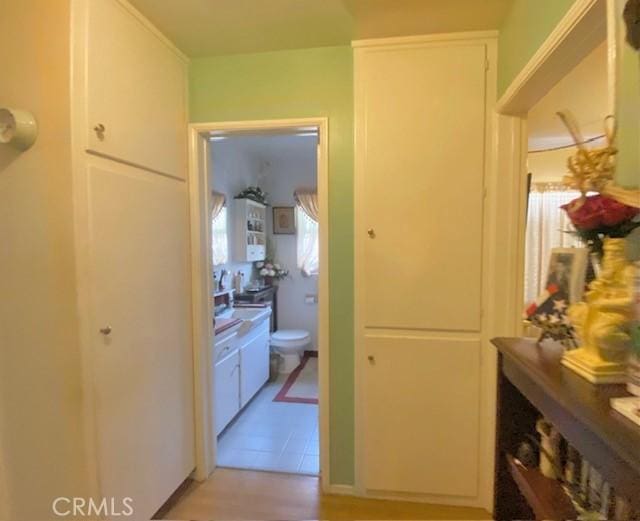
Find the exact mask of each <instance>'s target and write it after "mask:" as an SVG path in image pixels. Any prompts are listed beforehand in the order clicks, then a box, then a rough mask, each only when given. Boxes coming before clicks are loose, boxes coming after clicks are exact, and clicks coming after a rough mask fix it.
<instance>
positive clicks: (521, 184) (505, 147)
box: [495, 0, 616, 335]
mask: <svg viewBox="0 0 640 521" xmlns="http://www.w3.org/2000/svg"><path fill="white" fill-rule="evenodd" d="M614 2H615V0H576V2H575V3H574V4H573V6H571V8H570V9H569V11H568V12H567V13H566V14H565V16H564V17H563V18H562V19H561V20H560V22H559V23H558V25H557V26H556V28H555V29H554V30H553V31H552V32H551V34H550V35H549V36H548V38H547V39H546V40H545V42H544V43H543V44H542V46H541V47H540V48H539V49H538V51H537V52H536V53H535V54H534V56H533V57H532V58H531V60H530V61H529V62H528V63H527V65H526V66H525V67H524V68H523V69H522V71H520V73H519V74H518V75H517V76H516V78H515V79H514V80H513V82H512V83H511V85H510V86H509V87H508V88H507V90H506V91H505V93H504V94H503V95H502V97H501V98H500V100H499V101H498V104H497V106H496V112H497V114H496V117H497V125H496V136H495V139H496V142H497V143H498V150H497V166H498V171H499V176H500V183H501V185H502V190H503V197H504V198H505V199H504V200H505V201H507V202H508V203H509V204H508V206H507V208H508V209H509V211H508V213H507V214H506V215H505V219H508V220H509V221H511V223H512V224H511V225H510V228H511V230H510V232H509V236H510V240H509V243H510V244H509V247H510V248H512V249H515V252H516V253H515V255H514V256H513V259H512V262H511V263H510V269H509V270H508V271H507V277H505V282H506V284H507V288H508V294H509V299H508V303H509V305H510V306H511V307H510V309H511V310H512V311H511V319H510V320H509V322H510V328H511V329H512V330H513V331H514V333H515V334H516V335H521V334H522V308H523V305H524V304H523V302H524V257H525V229H526V198H527V173H528V169H527V152H528V132H527V116H528V112H529V111H530V110H531V109H532V108H533V107H534V106H535V105H536V103H537V102H538V101H540V99H542V98H543V97H544V96H545V95H546V94H547V93H548V92H549V91H550V90H551V89H552V88H553V87H554V86H555V85H556V84H557V83H558V81H560V80H561V79H562V78H563V77H564V76H566V75H567V73H568V72H570V71H571V70H572V69H573V68H574V67H575V66H576V65H577V64H578V63H580V62H581V61H582V60H583V59H584V58H585V57H586V56H588V55H589V53H590V52H591V51H593V49H594V48H595V47H596V46H597V45H598V44H600V43H602V42H603V41H604V40H605V39H607V38H608V42H609V65H608V69H609V110H610V112H611V113H614V107H615V67H616V50H615V49H616V45H615V31H613V30H611V29H612V27H611V24H612V22H613V20H614V17H613V16H611V13H612V11H611V10H612V9H614ZM605 13H607V16H603V14H605ZM607 20H608V22H607Z"/></svg>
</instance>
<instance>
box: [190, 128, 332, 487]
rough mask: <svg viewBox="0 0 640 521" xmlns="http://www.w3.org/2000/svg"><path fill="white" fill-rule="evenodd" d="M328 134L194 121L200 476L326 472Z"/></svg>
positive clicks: (193, 182) (193, 214)
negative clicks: (219, 470)
mask: <svg viewBox="0 0 640 521" xmlns="http://www.w3.org/2000/svg"><path fill="white" fill-rule="evenodd" d="M326 131H327V121H326V120H325V119H314V120H295V121H290V120H289V121H276V122H247V123H232V124H224V123H222V124H201V125H192V126H191V150H192V155H191V165H190V166H191V168H190V172H191V176H192V177H191V181H192V183H191V184H192V194H191V195H192V202H193V200H194V199H197V208H192V224H194V219H195V220H196V223H195V224H196V226H197V231H196V230H195V229H194V235H197V238H196V240H195V241H194V245H193V247H194V250H195V253H196V254H197V257H198V260H199V262H197V263H196V264H198V266H197V267H195V266H194V267H195V268H196V269H194V296H196V297H197V298H196V299H195V300H194V311H195V314H196V317H197V320H195V321H194V323H195V324H196V331H195V333H196V334H195V338H196V339H198V341H196V343H195V349H196V357H195V359H196V377H197V378H198V379H199V380H200V384H201V385H199V386H198V389H197V394H198V395H199V400H198V401H199V407H198V411H197V413H198V417H199V418H198V420H199V425H197V430H198V433H199V434H200V436H199V439H198V446H199V448H200V451H201V452H200V454H201V456H202V457H201V458H199V461H198V468H197V469H196V477H197V478H199V479H204V478H206V477H207V476H208V474H209V473H210V472H211V471H213V470H214V468H215V467H218V466H219V467H231V468H246V469H252V470H264V471H272V472H286V473H299V474H310V475H318V474H320V473H323V474H325V475H326V474H328V454H327V452H328V451H327V450H325V447H326V446H327V445H328V431H329V428H328V421H329V415H328V405H329V404H328V399H327V397H328V355H329V353H328V345H327V339H328V276H327V268H328V262H327V260H328V255H327V253H328V252H327V246H328V233H327V232H328V230H327V226H326V221H327V206H328V204H327V162H326V158H327V153H326V152H327V150H326V149H327V135H326ZM196 187H197V189H196ZM196 243H197V244H196ZM205 259H206V260H205ZM196 285H197V286H198V287H197V288H196Z"/></svg>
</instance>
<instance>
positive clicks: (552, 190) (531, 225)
mask: <svg viewBox="0 0 640 521" xmlns="http://www.w3.org/2000/svg"><path fill="white" fill-rule="evenodd" d="M579 196H580V193H579V192H576V191H573V190H567V189H565V188H564V187H563V186H562V185H559V184H534V185H533V186H532V187H531V193H530V194H529V213H528V216H527V234H526V251H525V281H524V295H525V303H529V302H532V301H534V300H535V299H536V298H537V297H538V295H540V293H541V292H542V290H543V285H544V282H545V281H546V280H547V270H548V267H549V257H550V256H551V249H552V248H572V247H578V248H579V247H582V246H583V244H582V242H581V241H580V239H578V238H577V237H576V236H575V235H573V234H571V233H567V232H570V231H572V230H573V226H572V225H571V221H570V220H569V218H568V217H567V214H566V213H565V211H564V210H562V209H561V208H560V207H561V206H562V205H563V204H566V203H568V202H569V201H572V200H573V199H575V198H576V197H579Z"/></svg>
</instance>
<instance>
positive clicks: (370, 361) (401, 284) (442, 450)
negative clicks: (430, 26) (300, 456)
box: [354, 33, 496, 506]
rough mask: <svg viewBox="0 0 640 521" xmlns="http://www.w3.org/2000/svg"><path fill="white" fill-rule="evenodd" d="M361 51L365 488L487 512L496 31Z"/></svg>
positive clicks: (374, 44) (359, 320)
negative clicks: (489, 194)
mask: <svg viewBox="0 0 640 521" xmlns="http://www.w3.org/2000/svg"><path fill="white" fill-rule="evenodd" d="M354 46H355V118H356V119H355V125H356V183H355V192H356V228H355V235H356V270H355V271H356V368H357V369H356V371H357V377H356V381H357V388H358V390H357V395H358V399H357V403H358V405H357V420H356V422H357V432H356V439H357V440H361V444H359V449H358V453H357V467H358V468H357V471H358V482H359V484H360V485H361V487H362V488H363V489H364V490H365V491H366V492H367V493H369V494H372V495H376V494H379V495H388V494H394V495H395V494H400V495H407V496H413V497H416V495H417V496H419V497H423V498H424V499H426V500H430V501H434V502H440V503H448V504H467V505H477V506H486V503H485V501H486V497H487V495H488V494H489V492H490V479H491V477H490V476H491V473H492V467H491V465H492V461H491V456H490V455H488V453H487V451H486V450H485V448H486V446H487V443H486V441H487V436H489V433H490V421H488V418H489V417H490V411H491V408H490V407H487V403H486V400H485V399H484V396H486V395H487V393H488V392H490V389H491V381H490V380H491V377H490V376H489V377H488V376H486V371H484V370H483V356H484V354H483V349H484V345H485V341H486V335H487V334H488V333H487V331H486V327H485V324H486V322H485V320H484V318H483V310H484V309H485V308H486V304H487V297H488V288H487V287H486V284H485V282H486V269H487V259H488V241H487V237H486V233H485V231H486V216H487V210H488V207H487V204H486V199H485V189H486V186H487V176H488V173H487V172H488V165H489V157H490V151H491V148H490V141H491V135H490V111H491V110H492V105H493V100H494V99H495V69H496V67H495V65H496V63H495V35H493V34H485V33H483V34H470V35H448V36H447V35H445V36H437V37H425V38H409V39H392V40H380V41H366V42H359V43H358V42H356V43H355V44H354Z"/></svg>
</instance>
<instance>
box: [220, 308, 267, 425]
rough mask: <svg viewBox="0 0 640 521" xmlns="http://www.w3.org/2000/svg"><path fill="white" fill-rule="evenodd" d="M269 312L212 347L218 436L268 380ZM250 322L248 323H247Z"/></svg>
mask: <svg viewBox="0 0 640 521" xmlns="http://www.w3.org/2000/svg"><path fill="white" fill-rule="evenodd" d="M270 315H271V310H270V309H265V310H261V311H259V312H258V317H257V318H255V319H253V320H248V321H246V322H245V323H244V324H242V325H241V326H239V327H238V328H237V329H235V330H233V331H231V332H227V333H224V334H223V335H221V338H220V339H219V340H216V343H215V345H214V371H213V372H214V374H213V377H214V385H213V389H214V390H213V403H214V421H215V432H216V435H219V434H220V433H221V432H222V431H223V430H224V429H225V427H226V426H227V425H229V422H231V420H233V418H234V417H235V416H236V415H237V414H238V412H240V410H241V409H242V408H243V407H244V406H245V405H247V403H249V401H250V400H251V398H253V397H254V396H255V394H256V393H257V392H258V391H259V390H260V389H261V388H262V386H263V385H264V384H265V383H266V382H267V380H268V379H269V317H270ZM249 323H250V324H249Z"/></svg>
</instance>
